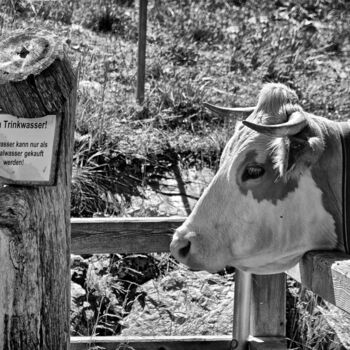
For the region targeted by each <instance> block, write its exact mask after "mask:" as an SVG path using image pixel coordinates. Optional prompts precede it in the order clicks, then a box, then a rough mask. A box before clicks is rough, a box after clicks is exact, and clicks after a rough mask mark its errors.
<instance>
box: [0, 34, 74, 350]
mask: <svg viewBox="0 0 350 350" xmlns="http://www.w3.org/2000/svg"><path fill="white" fill-rule="evenodd" d="M75 95H76V77H75V75H74V73H73V70H72V67H71V65H70V63H69V61H68V59H67V57H66V55H65V53H64V47H63V45H62V44H61V43H60V41H59V40H58V38H56V37H53V36H51V35H50V34H49V33H46V32H36V31H25V32H17V33H13V34H12V35H11V36H10V37H9V38H7V39H5V40H3V41H2V42H0V109H1V110H2V112H4V113H8V114H11V115H13V116H16V117H20V118H37V117H43V116H45V115H48V114H52V115H56V116H57V118H59V119H60V120H61V126H60V142H59V146H58V152H57V162H56V164H57V166H56V169H57V174H56V176H55V177H56V179H55V185H54V186H37V185H36V186H7V187H2V188H0V349H6V350H7V349H11V350H32V349H33V350H34V349H35V350H39V349H40V350H42V349H45V350H46V349H47V350H53V349H54V350H63V349H64V350H66V349H68V348H69V339H70V337H69V336H70V334H69V330H70V324H69V314H70V268H69V267H70V265H69V264H70V182H71V164H72V143H73V131H74V130H73V128H74V111H75ZM29 120H30V119H28V121H29ZM28 132H30V131H28ZM1 141H3V140H1ZM38 141H40V140H38ZM0 166H1V164H0Z"/></svg>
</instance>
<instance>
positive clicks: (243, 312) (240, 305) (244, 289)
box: [233, 269, 252, 350]
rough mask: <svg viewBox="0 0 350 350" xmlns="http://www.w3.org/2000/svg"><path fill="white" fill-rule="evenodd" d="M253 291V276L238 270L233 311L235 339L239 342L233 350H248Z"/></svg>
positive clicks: (234, 345)
mask: <svg viewBox="0 0 350 350" xmlns="http://www.w3.org/2000/svg"><path fill="white" fill-rule="evenodd" d="M251 289H252V275H251V274H250V273H249V272H243V271H241V270H238V269H237V270H236V275H235V298H234V310H233V339H235V340H236V341H237V342H236V344H233V349H237V350H246V349H248V337H249V331H250V323H249V320H250V300H251Z"/></svg>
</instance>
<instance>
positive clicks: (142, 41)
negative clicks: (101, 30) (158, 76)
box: [136, 0, 148, 104]
mask: <svg viewBox="0 0 350 350" xmlns="http://www.w3.org/2000/svg"><path fill="white" fill-rule="evenodd" d="M147 3H148V0H140V3H139V5H140V6H139V43H138V54H137V91H136V101H137V103H139V104H142V103H143V101H144V99H145V67H146V34H147Z"/></svg>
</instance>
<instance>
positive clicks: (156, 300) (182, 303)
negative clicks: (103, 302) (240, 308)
mask: <svg viewBox="0 0 350 350" xmlns="http://www.w3.org/2000/svg"><path fill="white" fill-rule="evenodd" d="M137 292H138V293H139V294H138V295H139V298H138V299H137V301H136V302H135V303H134V305H133V307H132V310H131V311H130V313H129V315H128V316H126V317H125V318H124V320H123V329H122V333H121V335H124V336H144V335H150V330H152V334H151V335H181V334H193V335H200V334H208V335H209V334H213V335H215V334H216V335H217V334H232V322H233V295H234V289H233V281H232V278H231V280H229V281H228V280H227V278H225V277H223V276H219V275H212V274H209V273H205V272H191V271H185V270H177V271H172V272H170V273H169V274H168V275H167V276H165V277H164V278H162V279H159V280H152V281H149V282H147V283H145V284H143V285H142V286H140V287H139V288H138V290H137Z"/></svg>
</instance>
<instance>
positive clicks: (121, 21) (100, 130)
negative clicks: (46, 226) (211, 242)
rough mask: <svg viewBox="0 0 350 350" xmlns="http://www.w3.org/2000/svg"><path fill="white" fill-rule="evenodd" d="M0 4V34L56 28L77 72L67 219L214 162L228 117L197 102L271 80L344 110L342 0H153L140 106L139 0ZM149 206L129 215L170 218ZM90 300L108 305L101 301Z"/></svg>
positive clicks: (127, 200)
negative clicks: (179, 172) (137, 92)
mask: <svg viewBox="0 0 350 350" xmlns="http://www.w3.org/2000/svg"><path fill="white" fill-rule="evenodd" d="M0 7H1V12H0V13H1V14H0V34H1V35H8V34H9V33H11V31H12V30H14V29H27V28H28V27H35V28H43V29H44V28H45V29H48V30H50V31H53V32H55V33H57V34H58V35H59V36H61V37H62V38H63V39H64V40H65V41H66V43H67V47H68V54H69V56H70V58H71V60H72V62H73V65H74V67H75V69H76V70H77V72H78V74H79V91H78V106H77V116H76V117H77V121H76V137H75V140H76V142H75V150H74V171H73V181H72V185H73V186H72V215H73V216H80V217H81V216H85V217H91V216H93V215H101V216H105V215H121V216H125V215H133V214H132V213H134V212H135V211H133V210H130V208H131V206H132V199H133V198H135V197H137V198H145V197H147V194H146V189H151V191H153V192H154V193H156V192H157V191H158V192H161V191H162V190H163V187H162V186H163V184H162V181H163V179H164V178H167V177H173V176H174V171H175V170H174V169H180V170H183V169H189V168H196V169H200V168H203V167H208V168H210V169H213V170H214V171H215V169H217V167H218V162H219V157H220V153H221V151H222V149H223V147H224V145H225V143H226V142H227V140H228V138H229V137H230V135H231V134H232V131H233V129H234V124H235V123H234V121H230V120H222V119H221V118H219V117H215V116H213V115H212V114H211V113H209V112H208V111H206V110H205V109H204V108H203V104H202V102H203V101H208V102H211V103H216V104H221V105H228V106H249V105H254V104H255V102H256V96H257V93H258V91H259V90H260V88H261V86H262V84H263V83H265V82H272V81H274V82H277V81H278V82H283V83H286V84H287V85H289V86H291V87H292V88H293V89H295V90H296V91H297V93H298V95H299V97H300V100H301V102H302V104H303V106H304V108H305V109H306V110H307V111H309V112H311V113H315V114H317V115H322V116H324V117H328V118H331V119H335V120H343V119H347V118H348V116H349V112H350V102H349V91H350V87H349V75H350V64H349V60H350V58H349V53H350V3H349V2H348V1H347V0H339V1H331V0H319V1H317V2H315V1H312V0H306V1H301V0H273V1H258V0H225V1H219V0H192V1H190V0H181V1H176V0H169V1H161V0H151V1H149V13H148V33H147V67H146V78H147V79H146V100H145V102H144V103H143V105H141V106H140V105H138V104H136V103H135V90H136V88H135V86H136V71H137V60H136V52H137V40H138V33H137V22H138V3H137V2H135V1H133V0H74V1H73V0H47V1H36V0H3V1H2V2H1V4H0ZM147 193H148V192H147ZM146 209H147V208H143V210H139V211H137V215H150V213H152V215H167V213H164V212H160V211H159V210H157V208H156V210H154V211H150V210H146ZM140 213H141V214H140ZM98 303H99V304H98V305H100V309H99V310H100V311H101V310H102V308H105V309H106V308H107V309H108V307H105V306H106V305H105V303H106V299H104V301H103V302H101V301H99V302H98ZM100 316H101V315H98V317H97V318H100ZM101 317H102V316H101ZM93 320H94V321H96V318H94V319H93ZM108 323H109V324H110V323H113V320H110V319H109V320H108ZM114 326H115V325H114ZM114 326H113V327H114ZM113 327H112V328H113ZM304 330H305V328H304ZM306 333H307V332H304V333H303V335H302V336H301V338H302V339H303V341H304V343H305V344H307V343H308V341H307V339H308V338H307V337H308V335H307V334H306ZM310 337H312V335H310ZM325 343H327V340H326V341H325ZM310 344H315V342H314V343H312V342H310ZM319 344H321V343H319ZM322 344H323V343H322ZM304 346H305V348H307V345H304ZM319 348H322V347H321V346H320V347H319Z"/></svg>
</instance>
